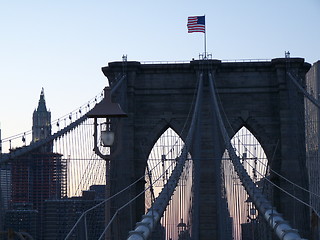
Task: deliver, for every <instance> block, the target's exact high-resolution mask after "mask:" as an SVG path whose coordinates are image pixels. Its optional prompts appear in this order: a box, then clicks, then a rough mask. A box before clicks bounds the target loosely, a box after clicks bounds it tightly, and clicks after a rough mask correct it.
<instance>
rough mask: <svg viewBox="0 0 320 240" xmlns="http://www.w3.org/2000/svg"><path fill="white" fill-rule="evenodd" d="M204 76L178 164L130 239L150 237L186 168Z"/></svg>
mask: <svg viewBox="0 0 320 240" xmlns="http://www.w3.org/2000/svg"><path fill="white" fill-rule="evenodd" d="M202 77H203V74H202V73H201V74H200V75H199V78H200V80H199V85H198V91H197V99H196V103H195V108H194V112H193V116H192V121H191V125H190V128H189V132H188V135H187V138H186V142H185V144H184V147H183V149H182V153H181V155H180V156H179V157H178V160H177V163H176V166H175V168H174V170H173V171H172V174H171V176H170V178H169V180H168V181H167V183H166V185H165V186H164V187H163V189H162V191H161V193H160V194H159V196H158V198H157V199H156V201H155V202H154V204H153V206H152V208H151V209H149V210H148V212H147V214H145V215H143V216H142V221H141V222H138V223H137V224H136V228H135V229H134V231H131V232H130V236H129V237H128V240H144V239H147V238H148V236H149V235H150V234H151V232H152V231H153V229H154V228H155V226H156V224H157V223H158V221H159V220H160V217H161V216H162V215H163V213H164V211H165V209H166V207H167V205H168V203H169V201H170V198H171V196H172V194H173V192H174V190H175V188H176V186H177V184H178V180H179V179H180V176H181V173H182V170H183V168H184V165H185V162H186V159H187V155H188V152H189V148H190V146H191V142H192V139H193V135H194V130H195V125H196V122H197V119H198V112H199V109H200V106H199V105H200V99H201V96H202V85H203V83H202V82H203V80H202Z"/></svg>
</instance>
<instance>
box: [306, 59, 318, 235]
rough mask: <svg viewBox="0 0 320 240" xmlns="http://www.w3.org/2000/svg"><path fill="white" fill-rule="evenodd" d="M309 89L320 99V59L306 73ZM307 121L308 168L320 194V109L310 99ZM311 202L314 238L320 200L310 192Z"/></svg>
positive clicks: (313, 187)
mask: <svg viewBox="0 0 320 240" xmlns="http://www.w3.org/2000/svg"><path fill="white" fill-rule="evenodd" d="M306 88H307V91H308V92H309V93H310V94H311V95H312V97H314V98H315V99H317V100H318V101H319V100H320V61H317V62H315V63H314V64H313V66H312V67H311V69H310V70H309V72H308V73H307V75H306ZM305 111H306V112H305V116H306V118H305V122H306V150H307V168H308V174H309V189H310V192H312V193H315V194H317V195H320V185H319V182H320V149H319V143H320V122H319V121H320V111H319V108H318V107H317V106H315V105H314V104H313V103H312V102H310V101H309V100H308V99H306V100H305ZM310 204H311V206H312V207H313V208H314V211H312V212H311V231H312V235H313V236H312V237H313V238H312V239H319V237H320V219H319V216H318V215H317V214H316V212H318V213H319V212H320V200H319V198H318V197H316V196H315V195H313V194H310Z"/></svg>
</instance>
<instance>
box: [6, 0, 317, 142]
mask: <svg viewBox="0 0 320 240" xmlns="http://www.w3.org/2000/svg"><path fill="white" fill-rule="evenodd" d="M203 14H205V15H206V29H207V51H208V52H210V53H212V55H213V58H216V59H271V58H277V57H283V56H284V52H285V51H287V50H289V51H290V52H291V56H292V57H304V58H305V59H306V61H307V62H309V63H313V62H315V61H317V60H319V59H320V43H319V39H320V31H319V23H320V0H303V1H302V0H268V1H266V0H264V1H262V0H241V1H240V0H224V1H222V0H220V1H217V0H208V1H203V0H197V1H190V0H183V1H182V0H170V1H169V0H163V1H152V0H148V1H141V0H135V1H132V0H123V1H108V0H104V1H103V0H90V1H89V0H87V1H84V0H77V1H75V0H67V1H66V0H64V1H62V0H55V1H43V0H42V1H41V0H38V1H35V0H28V1H25V0H24V1H22V0H20V1H16V0H10V1H9V0H7V1H5V0H0V30H1V37H0V81H1V87H0V89H1V91H0V123H1V128H2V137H8V136H11V135H14V134H17V133H20V132H24V131H26V130H29V129H31V127H32V113H33V110H34V109H35V108H36V106H37V104H38V100H39V95H40V92H41V88H42V87H44V89H45V97H46V102H47V107H48V108H49V109H50V110H51V113H52V120H55V119H57V118H59V117H61V116H62V115H65V114H67V113H69V112H70V111H72V110H74V109H77V108H78V107H80V106H81V105H82V104H84V103H86V102H87V101H88V100H89V99H91V98H92V97H94V96H95V95H96V94H98V93H100V92H101V91H102V89H103V87H104V86H105V85H106V84H107V79H106V78H105V77H104V76H103V74H102V72H101V67H103V66H106V65H107V64H108V62H111V61H121V57H122V55H123V54H127V56H128V61H180V60H181V61H182V60H183V61H189V60H191V59H192V58H198V55H199V53H201V52H203V34H202V33H193V34H188V33H187V27H186V24H187V17H188V16H194V15H203Z"/></svg>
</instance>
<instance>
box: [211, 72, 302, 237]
mask: <svg viewBox="0 0 320 240" xmlns="http://www.w3.org/2000/svg"><path fill="white" fill-rule="evenodd" d="M209 84H210V93H211V96H212V99H213V108H214V112H215V113H216V115H217V118H218V124H219V127H220V130H221V134H222V136H223V140H224V143H225V145H226V148H227V151H228V153H229V156H230V158H231V161H232V163H233V166H234V168H235V170H236V172H237V174H238V176H239V178H240V180H241V182H242V184H243V186H244V187H245V189H246V191H247V193H248V195H249V196H250V197H251V199H252V201H253V202H254V204H255V206H256V207H257V208H258V209H259V211H260V212H261V213H262V214H263V216H264V217H265V219H266V220H267V222H268V224H269V225H270V226H271V228H273V229H274V231H275V233H276V235H277V236H278V237H279V239H281V240H299V239H301V240H302V238H301V236H300V235H299V233H298V232H297V231H295V230H294V229H293V228H292V227H291V226H290V225H289V224H288V223H287V222H286V221H285V220H284V219H283V218H282V216H281V215H280V214H279V213H278V212H277V211H276V210H274V208H273V207H272V205H271V204H270V202H269V201H268V200H267V199H266V198H265V197H264V195H263V194H262V192H261V189H259V188H257V187H256V185H255V184H254V183H253V182H252V179H251V178H250V176H249V175H248V173H247V172H246V170H245V169H244V167H243V165H242V164H241V162H240V159H239V157H238V156H237V155H236V153H235V150H234V148H233V147H232V145H231V142H230V137H229V136H228V133H227V130H226V128H225V126H224V123H223V120H222V117H221V113H220V111H219V106H218V102H217V97H216V94H215V90H214V84H213V77H212V75H211V73H209Z"/></svg>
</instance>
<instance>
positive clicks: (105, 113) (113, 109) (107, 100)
mask: <svg viewBox="0 0 320 240" xmlns="http://www.w3.org/2000/svg"><path fill="white" fill-rule="evenodd" d="M126 116H127V114H126V113H125V112H124V111H123V110H122V109H121V107H120V105H119V104H118V103H113V102H112V101H111V92H110V88H109V87H105V88H104V98H103V99H102V100H101V102H99V103H98V104H97V105H96V106H95V107H94V108H93V109H92V110H91V111H90V112H88V113H87V117H88V118H93V119H94V133H93V137H94V148H93V150H94V152H95V153H96V154H97V155H98V156H99V157H101V158H102V159H104V160H105V161H106V199H108V198H109V197H110V153H109V154H108V153H107V154H104V153H102V152H101V151H100V148H99V144H100V146H102V147H109V148H110V147H111V146H112V145H113V142H114V139H115V135H114V132H113V131H112V119H116V118H122V117H126ZM98 119H105V121H104V122H103V123H101V124H100V142H99V140H98ZM113 127H114V126H113ZM105 215H106V216H105V219H106V224H108V221H109V220H110V201H107V202H106V214H105ZM110 237H111V236H110V231H109V230H108V231H107V233H106V239H108V240H109V239H111V238H110Z"/></svg>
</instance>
